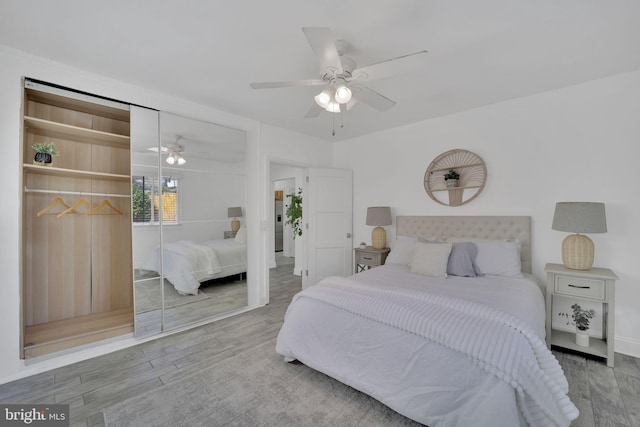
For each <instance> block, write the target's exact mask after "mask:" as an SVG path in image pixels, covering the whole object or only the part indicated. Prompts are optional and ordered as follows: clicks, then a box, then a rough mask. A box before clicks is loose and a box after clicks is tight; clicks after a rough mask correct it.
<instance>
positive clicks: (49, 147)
mask: <svg viewBox="0 0 640 427" xmlns="http://www.w3.org/2000/svg"><path fill="white" fill-rule="evenodd" d="M31 148H33V151H35V152H36V155H35V157H34V158H33V164H34V165H40V166H51V161H52V160H53V158H52V156H57V155H58V154H60V153H59V152H58V150H56V145H55V144H54V143H53V142H38V143H36V144H33V145H32V146H31Z"/></svg>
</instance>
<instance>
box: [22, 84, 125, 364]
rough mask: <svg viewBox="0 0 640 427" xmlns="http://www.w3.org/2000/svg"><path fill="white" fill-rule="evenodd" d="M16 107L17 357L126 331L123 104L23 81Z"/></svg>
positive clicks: (100, 338) (70, 345) (62, 347)
mask: <svg viewBox="0 0 640 427" xmlns="http://www.w3.org/2000/svg"><path fill="white" fill-rule="evenodd" d="M22 113H23V132H22V146H23V148H22V159H21V164H22V186H23V200H22V227H21V233H22V242H21V252H22V255H21V262H22V265H21V272H22V277H21V282H22V285H21V301H22V314H23V315H22V348H23V350H24V351H23V355H22V356H23V357H24V358H29V357H34V356H40V355H43V354H47V353H51V352H55V351H59V350H63V349H66V348H70V347H74V346H79V345H83V344H88V343H91V342H95V341H98V340H103V339H106V338H110V337H114V336H117V335H122V334H126V333H131V332H133V269H132V261H131V259H132V256H131V173H130V163H131V160H130V136H129V135H130V111H129V105H128V104H124V103H120V102H116V101H112V100H108V99H102V98H99V97H95V96H92V95H87V94H84V93H78V92H74V91H70V90H66V89H64V88H59V87H56V86H52V85H48V84H45V83H43V82H37V81H33V80H29V79H25V81H24V99H23V110H22ZM37 143H54V144H55V148H56V150H57V151H58V153H59V154H58V155H57V156H53V162H52V163H50V164H36V163H35V161H34V155H35V151H34V149H33V148H32V147H33V145H34V144H37Z"/></svg>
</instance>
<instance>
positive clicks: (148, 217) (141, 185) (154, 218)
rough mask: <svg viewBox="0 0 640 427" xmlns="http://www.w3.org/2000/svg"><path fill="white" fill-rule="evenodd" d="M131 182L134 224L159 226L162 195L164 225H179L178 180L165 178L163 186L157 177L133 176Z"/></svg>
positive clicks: (171, 177)
mask: <svg viewBox="0 0 640 427" xmlns="http://www.w3.org/2000/svg"><path fill="white" fill-rule="evenodd" d="M131 182H132V185H131V199H132V200H131V204H132V207H133V222H134V224H150V225H151V224H153V225H157V224H158V220H159V216H160V215H159V212H160V194H161V195H162V196H161V197H162V209H163V214H162V221H163V223H165V224H178V223H179V218H178V212H179V209H178V208H179V203H180V202H179V198H178V178H176V177H174V176H163V177H162V186H161V185H160V182H159V180H158V178H157V177H150V176H132V177H131ZM160 188H162V191H160Z"/></svg>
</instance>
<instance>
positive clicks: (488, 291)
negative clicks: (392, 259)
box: [276, 265, 577, 427]
mask: <svg viewBox="0 0 640 427" xmlns="http://www.w3.org/2000/svg"><path fill="white" fill-rule="evenodd" d="M357 288H362V292H360V294H364V296H365V298H367V300H366V302H362V301H361V298H362V297H361V296H356V295H355V294H353V293H352V289H353V290H355V289H357ZM396 291H399V293H400V294H399V295H396ZM425 291H428V294H425ZM381 294H389V295H391V297H390V298H387V297H384V298H379V297H380V295H381ZM393 295H395V296H393ZM461 297H462V298H464V299H463V300H459V299H458V298H461ZM438 299H441V300H443V301H446V302H447V304H449V305H452V301H454V302H455V304H453V305H452V307H453V309H454V311H453V312H451V311H447V309H442V308H438V309H437V310H444V311H436V309H435V308H434V307H435V306H432V305H431V304H433V303H434V301H436V300H438ZM465 301H466V302H465ZM396 304H398V305H397V306H396ZM478 304H483V305H482V306H479V305H478ZM464 306H466V307H467V308H468V307H476V308H477V307H483V308H482V309H481V310H475V311H479V312H482V313H485V315H484V316H485V317H486V313H493V316H494V317H496V318H498V320H500V322H498V325H499V327H498V326H495V327H496V328H498V329H500V328H501V329H500V330H501V333H502V334H504V335H503V338H496V337H500V334H497V335H496V334H493V335H491V334H489V333H488V332H487V333H485V332H483V331H485V330H488V329H489V328H485V327H481V325H482V323H483V322H486V321H487V319H486V318H485V317H483V316H480V318H478V319H477V320H476V321H474V320H473V318H469V317H467V314H463V313H460V315H456V314H455V310H456V309H459V308H460V307H464ZM420 311H423V312H424V313H423V314H424V316H425V317H426V318H429V317H430V315H431V317H432V319H430V321H429V322H428V323H427V322H426V321H422V320H420V318H418V317H417V315H418V314H419V313H418V312H420ZM471 311H474V310H471ZM496 313H497V314H496ZM436 314H437V315H436ZM380 316H383V317H380ZM385 316H386V317H385ZM447 319H448V320H447ZM458 320H459V321H458ZM443 321H444V324H441V323H443ZM463 321H466V322H467V325H466V326H464V327H460V328H457V329H456V324H457V323H462V322H463ZM469 322H471V323H469ZM504 324H507V325H510V326H508V327H506V328H504V327H503V325H504ZM469 325H471V326H469ZM514 325H515V326H517V328H520V329H521V332H515V331H516V330H517V328H516V327H515V326H514ZM473 328H476V331H475V332H473V333H472V332H471V331H472V329H473ZM478 328H479V329H478ZM438 331H439V332H438ZM443 331H447V332H446V333H443ZM431 333H432V334H434V335H432V336H431V335H429V334H431ZM465 334H466V335H465ZM481 335H482V336H483V340H479V336H481ZM485 335H486V337H484V336H485ZM507 336H509V338H506V337H507ZM523 336H526V337H527V339H526V340H522V339H521V338H522V337H523ZM524 341H526V344H525V343H524ZM470 343H471V344H470ZM474 343H475V344H477V345H473V344H474ZM496 343H500V344H499V345H498V344H496ZM502 343H511V344H512V349H513V348H515V347H518V348H521V349H524V350H519V351H518V353H517V354H515V356H514V355H513V354H512V357H511V358H506V356H505V355H504V354H508V353H509V352H508V351H507V352H506V353H504V354H503V353H500V354H498V353H497V352H496V351H495V350H496V349H498V348H499V347H502V346H503V345H502ZM458 344H460V345H458ZM465 345H469V346H470V348H467V347H465ZM456 346H458V348H456ZM276 350H277V351H278V353H280V354H281V355H283V356H285V357H286V358H288V359H298V360H300V361H301V362H302V363H304V364H306V365H308V366H310V367H312V368H314V369H317V370H319V371H321V372H324V373H326V374H327V375H330V376H332V377H334V378H336V379H338V380H340V381H342V382H344V383H346V384H348V385H350V386H352V387H354V388H356V389H358V390H360V391H362V392H364V393H367V394H369V395H371V396H373V397H375V398H376V399H378V400H380V401H381V402H383V403H385V404H386V405H388V406H389V407H391V408H393V409H394V410H396V411H398V412H400V413H401V414H403V415H405V416H407V417H409V418H412V419H414V420H416V421H419V422H421V423H424V424H427V425H429V426H431V427H435V426H458V425H505V426H517V425H527V421H526V420H525V416H524V414H525V413H527V414H528V415H527V418H528V419H529V422H531V424H532V425H554V424H550V420H553V422H554V423H555V425H567V426H568V425H569V424H570V419H572V418H575V417H576V416H577V410H576V409H575V407H574V406H573V404H572V403H571V402H570V401H569V399H568V398H567V397H566V380H565V379H564V376H563V374H562V372H561V370H560V367H559V365H558V364H557V361H555V359H554V358H553V356H552V355H551V354H550V353H549V352H548V350H547V349H546V346H545V345H544V300H543V296H542V292H541V291H540V288H539V286H538V285H537V284H536V283H535V282H534V281H533V280H531V279H527V278H525V279H516V278H505V277H478V278H463V277H452V276H450V277H448V278H446V279H434V278H429V277H425V276H421V275H416V274H412V273H410V272H409V271H408V267H406V266H400V265H387V266H383V267H379V268H376V269H373V270H369V271H367V272H364V273H360V274H358V275H355V276H353V277H352V278H349V279H345V278H334V279H326V281H323V282H321V283H319V284H317V285H314V286H312V287H311V288H309V289H308V290H305V291H303V292H301V293H299V294H298V295H296V297H295V298H294V300H293V301H292V303H291V305H290V307H289V309H288V311H287V314H286V317H285V323H284V325H283V327H282V329H281V331H280V334H279V336H278V342H277V347H276ZM507 350H509V349H507ZM501 358H502V359H501ZM507 361H508V362H507ZM506 363H509V364H511V365H510V366H527V368H520V371H518V370H517V369H516V370H513V369H510V370H508V372H506V373H505V372H501V370H502V369H504V366H507V364H506ZM532 363H533V364H538V366H534V367H533V368H532V365H531V364H532ZM492 364H493V365H492ZM538 370H539V372H538ZM532 374H533V375H532ZM499 377H502V378H503V379H505V380H506V381H504V380H501V379H500V378H499ZM537 378H540V379H545V380H546V381H542V382H541V383H540V382H539V381H538V380H537ZM514 386H515V388H514ZM523 387H524V388H523ZM527 387H529V388H530V389H529V390H527V389H526V388H527ZM516 390H522V392H517V391H516ZM549 399H551V400H549ZM536 402H537V403H536ZM540 406H542V407H540ZM545 412H547V413H545Z"/></svg>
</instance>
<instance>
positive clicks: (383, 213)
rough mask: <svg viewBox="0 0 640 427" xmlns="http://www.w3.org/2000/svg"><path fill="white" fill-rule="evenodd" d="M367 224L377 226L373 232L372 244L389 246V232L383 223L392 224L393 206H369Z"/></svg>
mask: <svg viewBox="0 0 640 427" xmlns="http://www.w3.org/2000/svg"><path fill="white" fill-rule="evenodd" d="M367 225H374V226H376V227H375V228H374V229H373V231H372V232H371V246H373V247H374V248H375V249H382V248H384V247H386V246H387V232H386V231H385V229H384V228H382V226H383V225H391V208H389V206H374V207H370V208H367Z"/></svg>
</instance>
